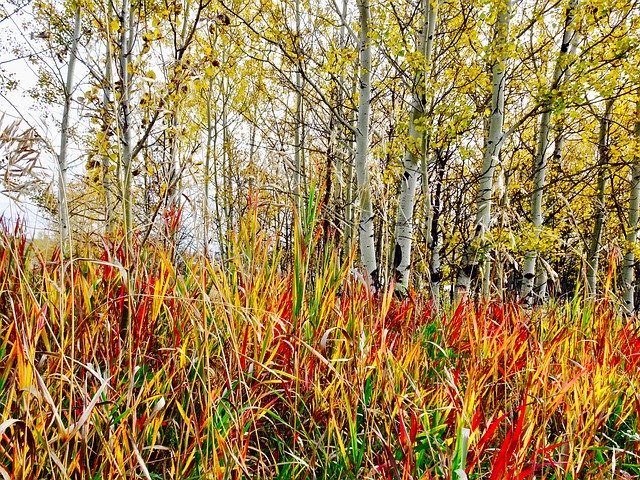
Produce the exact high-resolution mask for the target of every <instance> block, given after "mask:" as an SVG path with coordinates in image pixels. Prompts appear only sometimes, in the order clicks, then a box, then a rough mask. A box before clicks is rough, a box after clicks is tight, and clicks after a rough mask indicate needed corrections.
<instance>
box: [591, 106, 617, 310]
mask: <svg viewBox="0 0 640 480" xmlns="http://www.w3.org/2000/svg"><path fill="white" fill-rule="evenodd" d="M613 102H614V99H613V98H610V99H608V100H607V101H606V102H605V107H604V113H603V114H602V118H601V119H600V132H599V134H598V186H597V197H596V200H595V207H596V218H595V222H594V225H593V233H592V235H591V248H590V249H589V257H588V259H587V292H588V293H589V295H590V296H591V297H594V296H595V294H596V286H597V278H598V260H599V256H600V255H599V254H600V246H601V243H602V230H603V228H604V221H605V215H606V213H607V210H606V206H605V185H606V181H607V173H608V163H609V128H610V127H611V116H612V112H613Z"/></svg>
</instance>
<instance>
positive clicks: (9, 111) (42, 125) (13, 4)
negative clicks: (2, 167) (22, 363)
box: [0, 0, 66, 236]
mask: <svg viewBox="0 0 640 480" xmlns="http://www.w3.org/2000/svg"><path fill="white" fill-rule="evenodd" d="M29 3H30V0H0V79H1V81H0V117H2V116H4V118H3V123H2V125H0V129H1V128H4V127H6V126H7V125H9V124H11V123H12V122H14V121H15V120H20V121H21V126H20V131H23V130H25V129H27V128H29V127H34V128H35V129H36V131H37V133H38V134H39V135H40V136H41V137H42V138H45V139H46V140H47V142H48V143H49V145H50V146H51V147H52V149H55V148H57V143H58V141H57V137H58V136H59V133H58V131H57V128H56V125H57V124H58V122H59V117H61V109H62V107H61V106H60V109H57V108H56V106H55V105H54V106H51V105H49V106H47V107H44V106H43V105H41V104H39V103H38V102H37V101H36V100H34V99H33V98H32V97H31V95H29V93H28V92H29V90H30V89H32V88H34V87H35V86H36V83H37V78H38V77H37V70H36V67H35V66H34V64H33V62H30V61H29V60H28V58H27V56H26V55H27V54H43V55H45V56H46V53H47V52H46V51H43V50H42V48H43V42H41V41H38V40H37V38H34V35H37V33H38V32H37V31H36V28H35V27H34V26H33V25H32V23H31V21H30V19H31V18H30V17H31V12H30V7H29ZM48 63H50V65H52V66H53V68H55V69H57V70H58V72H56V73H59V74H61V73H63V71H64V70H65V69H66V65H65V62H59V63H56V62H54V63H51V62H48ZM7 81H13V82H15V87H14V88H7ZM57 110H60V112H57ZM40 163H41V165H42V167H43V169H42V171H41V172H42V173H41V174H42V176H43V179H44V180H45V181H46V180H48V179H49V177H51V178H53V177H54V176H55V169H54V166H55V163H56V162H55V157H54V156H53V154H52V153H51V150H47V149H45V148H43V149H42V151H41V154H40ZM0 190H2V188H0ZM0 216H2V217H4V218H5V219H8V220H9V221H10V222H11V223H13V222H15V221H16V220H17V219H22V220H24V221H25V223H26V226H27V231H28V233H30V234H31V235H33V236H40V235H42V234H46V233H47V231H48V230H49V229H50V228H51V226H52V225H51V219H50V218H47V215H46V214H45V213H44V212H42V211H40V210H39V209H38V208H37V207H36V206H35V205H34V204H33V203H32V202H30V201H29V200H28V199H25V198H20V199H19V201H15V200H14V199H12V198H10V197H8V196H7V195H4V194H3V193H0Z"/></svg>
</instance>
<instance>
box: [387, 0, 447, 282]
mask: <svg viewBox="0 0 640 480" xmlns="http://www.w3.org/2000/svg"><path fill="white" fill-rule="evenodd" d="M436 15H437V3H435V4H434V5H432V4H431V0H424V25H423V27H422V36H421V38H420V41H419V46H420V49H421V53H422V55H423V56H424V58H425V64H426V68H427V70H426V71H424V72H418V73H417V74H416V75H415V78H414V84H413V91H412V92H411V100H410V110H411V111H410V113H409V139H408V140H409V142H408V143H409V145H408V146H407V147H406V148H405V152H404V159H403V164H404V165H403V166H404V173H403V175H402V179H401V181H400V193H399V196H398V214H397V217H396V228H395V239H396V246H395V250H394V253H393V265H394V270H395V272H394V274H395V277H396V281H397V285H396V288H397V290H398V291H400V292H403V293H404V292H406V291H407V289H408V287H409V273H410V268H411V247H412V243H413V210H414V204H415V194H416V189H417V187H418V181H419V178H420V174H421V170H422V162H421V160H422V158H424V157H425V155H428V153H427V152H425V151H424V149H425V147H426V145H425V142H424V141H423V137H424V135H423V134H421V133H419V132H418V130H417V128H416V124H417V121H418V120H419V119H420V118H422V117H423V116H424V99H425V95H426V90H427V84H426V83H427V80H426V79H427V78H429V70H430V67H431V52H432V48H433V33H434V29H435V22H436Z"/></svg>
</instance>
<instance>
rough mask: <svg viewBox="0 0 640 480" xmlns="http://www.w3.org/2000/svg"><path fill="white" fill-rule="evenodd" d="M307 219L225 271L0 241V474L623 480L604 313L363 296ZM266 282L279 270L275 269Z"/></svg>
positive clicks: (627, 412)
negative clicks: (45, 251) (49, 251)
mask: <svg viewBox="0 0 640 480" xmlns="http://www.w3.org/2000/svg"><path fill="white" fill-rule="evenodd" d="M313 222H314V216H313V215H310V216H309V217H308V219H307V220H304V221H302V222H301V223H302V224H301V225H300V227H299V229H298V231H297V232H296V241H295V242H294V251H293V252H292V255H291V260H290V261H289V260H285V255H284V254H283V252H282V251H281V250H280V249H279V248H278V247H277V245H276V243H275V241H274V240H272V239H270V238H267V237H266V236H265V235H264V234H261V233H260V229H259V225H258V223H257V216H256V215H255V212H254V214H252V215H250V216H249V217H248V218H247V219H246V220H245V222H244V223H243V226H242V228H241V230H240V232H239V233H238V235H237V237H236V238H235V239H234V240H233V242H232V243H231V247H230V250H229V255H228V258H229V262H228V264H227V265H218V264H212V263H210V262H208V261H207V259H203V258H200V257H197V256H191V257H185V258H184V259H183V261H182V262H181V263H180V266H179V267H176V262H174V261H173V260H172V258H171V255H170V253H169V252H166V251H164V250H162V249H161V248H156V247H154V245H152V244H147V245H145V246H144V247H137V250H136V252H135V255H134V256H133V258H135V261H133V260H127V257H126V255H125V254H124V252H123V250H122V249H121V248H120V246H119V244H117V243H114V244H106V245H105V247H104V249H103V250H102V251H101V252H98V253H97V254H96V255H94V256H92V258H73V259H61V258H60V257H59V255H56V254H55V253H54V254H53V256H52V258H44V257H43V256H42V255H41V254H39V253H38V252H37V251H35V250H33V247H32V245H31V244H30V243H29V242H28V241H27V240H26V239H25V236H24V235H23V234H22V232H21V231H20V230H15V231H8V230H7V229H6V228H5V229H4V231H3V232H2V234H1V235H0V323H1V326H2V328H1V332H2V333H1V335H0V415H1V417H0V477H2V478H15V479H18V478H61V479H64V478H73V479H76V478H77V479H85V478H86V479H99V478H146V479H160V478H174V479H196V478H198V479H199V478H211V479H235V478H283V479H284V478H286V479H290V478H318V479H337V478H345V479H348V478H354V479H355V478H372V479H373V478H376V479H377V478H389V479H410V478H411V479H417V478H423V479H428V478H443V479H446V478H476V479H485V478H486V479H491V480H493V479H512V478H522V479H524V478H548V479H559V478H573V479H577V478H611V475H612V474H613V475H615V476H616V477H615V478H635V477H636V476H638V475H640V461H639V460H638V455H639V454H640V437H639V436H638V411H640V395H639V393H638V392H639V390H638V387H639V382H640V378H639V375H638V368H639V366H640V357H639V355H638V351H639V350H638V349H639V347H640V332H639V330H638V327H637V325H635V324H634V323H630V322H626V321H625V320H624V319H623V318H622V317H621V316H619V315H618V314H617V313H616V308H615V305H613V304H612V303H610V302H609V301H607V300H602V301H600V302H595V303H582V302H581V301H579V300H577V299H576V300H575V301H573V302H572V303H567V304H563V305H557V306H552V307H548V308H544V309H540V310H535V311H533V312H531V311H525V310H523V309H521V308H520V307H519V306H518V305H514V304H503V303H496V302H485V303H472V302H465V303H462V304H460V305H459V306H458V307H457V309H455V310H451V311H445V312H442V313H439V314H436V313H435V311H434V310H433V308H432V305H431V304H430V302H429V301H428V299H426V298H422V297H421V296H419V295H414V296H410V297H409V298H407V299H404V300H398V299H395V298H394V297H393V295H392V293H391V292H383V293H382V294H380V295H379V296H378V297H374V296H372V295H371V294H370V293H369V292H368V290H367V289H366V288H365V287H364V286H363V285H361V284H359V283H357V282H356V281H354V280H353V278H352V276H351V275H350V274H349V271H350V265H348V264H341V263H340V261H339V258H338V255H337V254H336V253H335V252H334V251H331V249H329V248H320V242H319V241H318V235H316V228H315V225H314V223H313ZM283 265H284V267H283Z"/></svg>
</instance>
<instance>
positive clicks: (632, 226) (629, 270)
mask: <svg viewBox="0 0 640 480" xmlns="http://www.w3.org/2000/svg"><path fill="white" fill-rule="evenodd" d="M634 137H635V139H634V140H635V148H634V151H633V164H632V167H631V194H630V196H629V212H628V219H629V220H628V221H629V225H628V226H627V237H626V240H627V252H626V253H625V256H624V263H623V266H622V288H623V294H622V295H623V300H624V308H625V311H626V313H627V314H629V315H630V314H632V313H633V312H634V311H635V298H634V289H635V285H634V280H635V273H634V271H635V263H636V258H635V245H636V241H637V240H638V226H639V225H638V214H639V212H640V98H638V99H636V124H635V131H634Z"/></svg>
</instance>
